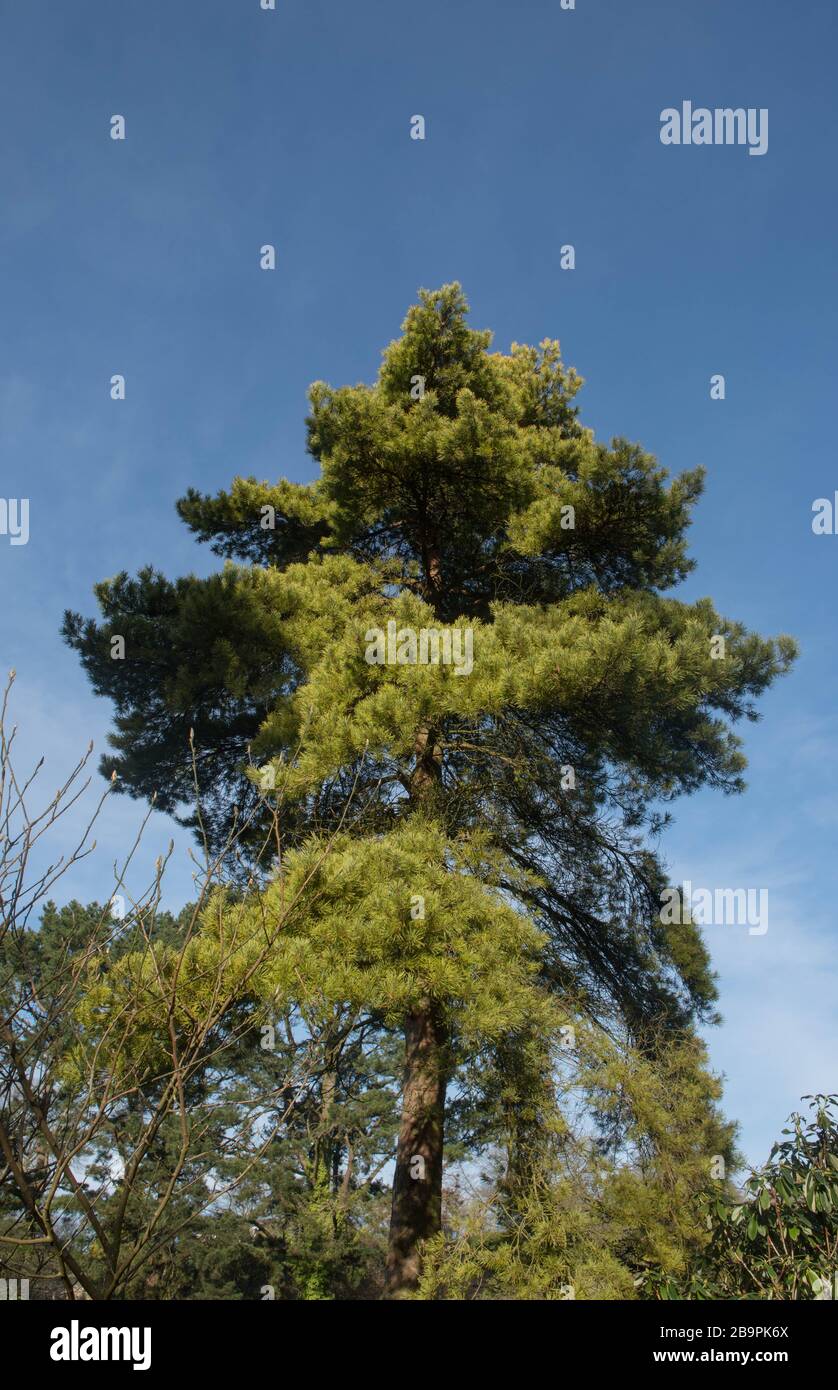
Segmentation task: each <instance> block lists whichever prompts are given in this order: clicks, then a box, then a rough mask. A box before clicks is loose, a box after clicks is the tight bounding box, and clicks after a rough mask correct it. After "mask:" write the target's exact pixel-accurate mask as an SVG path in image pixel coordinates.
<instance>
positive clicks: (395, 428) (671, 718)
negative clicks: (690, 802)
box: [64, 285, 794, 1295]
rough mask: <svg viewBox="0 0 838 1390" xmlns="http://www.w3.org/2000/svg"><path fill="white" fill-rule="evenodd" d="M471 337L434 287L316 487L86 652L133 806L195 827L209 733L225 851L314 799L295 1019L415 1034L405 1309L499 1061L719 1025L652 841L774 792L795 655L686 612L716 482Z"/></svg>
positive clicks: (329, 393)
mask: <svg viewBox="0 0 838 1390" xmlns="http://www.w3.org/2000/svg"><path fill="white" fill-rule="evenodd" d="M466 312H467V306H466V302H465V300H464V297H463V295H462V292H461V290H460V287H459V286H458V285H448V286H445V287H443V288H442V289H441V290H439V291H435V292H426V291H422V292H421V293H420V298H419V303H418V304H417V305H415V306H414V307H413V308H411V309H410V311H409V313H408V315H407V318H406V320H405V322H404V325H403V333H402V336H401V337H400V338H398V339H396V340H395V341H394V342H392V343H391V344H390V346H389V347H388V348H387V349H386V350H385V352H384V356H383V362H382V365H381V369H380V371H379V374H378V378H377V380H376V382H375V384H374V385H372V386H366V385H359V386H355V387H344V388H341V389H334V388H332V387H330V386H327V385H325V384H324V383H322V382H319V383H316V384H315V385H314V386H313V387H312V389H311V393H310V400H311V414H310V417H309V420H308V441H309V450H310V452H311V454H312V456H313V458H314V459H315V460H316V462H317V463H318V464H319V466H320V475H319V477H318V478H317V479H316V481H314V482H313V483H311V484H306V485H303V484H293V483H290V482H287V481H281V482H279V483H277V484H269V483H259V482H257V481H256V480H255V479H252V478H249V479H242V478H237V479H236V480H235V481H234V483H233V485H232V487H231V489H230V491H229V493H227V492H222V493H220V494H219V495H218V496H217V497H207V496H204V495H201V494H199V493H197V492H195V491H191V492H190V493H189V494H188V495H187V496H186V497H185V498H184V499H183V500H182V501H181V502H180V503H179V504H178V506H179V511H180V514H181V516H182V517H183V519H184V520H185V521H186V523H187V524H188V525H189V526H190V527H191V529H192V530H193V531H194V532H195V534H196V535H197V537H198V539H199V540H201V541H207V542H209V543H210V544H211V545H212V546H213V548H214V549H215V551H216V552H217V553H219V554H220V555H223V556H225V557H227V559H228V561H229V563H228V565H227V567H226V568H225V570H224V571H223V573H221V574H217V575H214V576H212V577H211V578H209V579H207V580H199V579H196V578H194V577H188V578H186V579H181V580H178V581H176V582H170V581H168V580H166V579H164V578H163V577H162V576H161V575H159V574H157V573H156V572H154V571H152V570H145V571H143V572H141V574H140V575H139V576H138V578H137V579H135V580H132V579H131V578H129V577H128V576H127V575H125V574H121V575H118V576H117V577H116V578H115V579H112V580H109V581H106V582H104V583H102V584H100V585H99V586H98V587H97V595H98V599H99V603H100V607H101V611H102V620H101V622H98V623H97V622H96V621H93V620H88V621H85V620H83V619H82V618H81V617H80V616H79V615H77V614H67V615H66V619H65V628H64V631H65V636H66V639H67V640H68V642H69V643H70V644H71V645H72V646H73V647H74V648H75V649H76V650H77V651H78V652H79V655H80V657H81V660H82V662H83V664H84V666H85V669H86V670H87V672H88V674H89V675H90V678H91V680H92V682H93V686H94V688H95V690H96V691H97V692H98V693H100V694H104V695H107V696H109V697H110V698H111V699H112V700H113V702H114V704H115V707H116V717H115V725H116V732H115V734H114V736H113V740H112V741H113V744H114V747H115V750H116V753H115V756H112V757H109V758H107V759H106V760H105V763H104V769H103V770H104V771H105V772H107V773H108V774H110V773H111V772H112V771H115V772H117V774H118V776H119V779H120V785H121V786H122V787H124V789H125V790H127V791H128V792H129V793H131V794H132V795H135V796H140V797H147V796H149V795H150V794H151V793H152V792H157V795H158V805H160V806H162V807H164V808H166V809H170V810H172V811H178V810H179V809H180V808H181V807H182V805H183V803H184V802H187V801H190V800H191V786H192V777H193V767H192V759H191V755H190V750H189V744H188V730H189V729H190V728H193V729H194V730H195V742H196V746H197V748H198V760H199V767H198V772H199V778H200V781H201V785H202V788H203V793H204V805H203V807H202V812H203V821H204V824H205V827H206V828H207V830H208V833H209V835H210V836H211V837H214V838H215V839H216V840H218V839H220V838H222V837H223V836H224V834H226V833H227V832H228V829H229V825H230V822H231V819H232V818H233V817H235V816H237V815H239V814H240V810H238V809H236V808H241V807H242V806H250V807H252V806H253V805H255V804H256V803H257V801H258V797H259V795H260V794H261V792H260V788H261V791H262V792H264V789H265V788H266V787H267V788H270V789H271V794H272V795H274V794H275V795H276V798H277V801H278V803H279V804H281V808H282V811H281V815H282V829H283V847H282V860H281V864H280V866H279V868H278V871H277V874H276V876H275V879H274V881H273V882H272V883H271V884H270V885H268V886H267V888H266V899H265V904H266V907H267V909H268V910H272V907H271V905H272V904H274V903H275V902H279V901H284V900H285V895H287V894H288V892H289V887H290V888H291V890H293V887H294V885H295V884H296V886H297V888H298V889H299V888H300V887H301V885H303V884H305V885H309V884H310V883H312V882H314V885H315V888H314V893H313V900H312V902H313V905H312V904H311V903H310V904H309V907H308V908H307V910H306V911H304V912H302V913H301V914H300V915H299V919H295V921H294V922H293V923H292V927H291V929H290V930H289V931H288V932H287V933H284V934H283V939H282V941H281V942H280V943H279V945H278V947H277V950H276V952H275V954H274V957H273V961H272V964H271V966H270V968H268V969H266V970H265V971H263V972H262V975H261V987H262V988H263V989H264V991H265V994H266V997H267V996H269V995H270V994H271V993H273V995H274V996H275V997H285V998H290V997H291V996H292V995H294V993H295V992H297V993H298V994H299V993H300V992H301V993H302V995H303V996H304V997H305V998H306V999H307V1000H308V1001H311V1000H312V999H315V1000H317V1001H319V1003H318V1007H323V1008H329V1007H334V1006H335V1005H336V1004H338V1003H343V1002H346V1003H347V1004H349V1005H350V1006H351V1007H352V1008H355V1009H358V1010H361V1011H366V1012H367V1014H368V1016H369V1017H370V1019H373V1020H378V1021H379V1022H380V1023H381V1024H382V1025H383V1026H384V1027H386V1028H391V1029H392V1028H396V1027H398V1028H400V1029H401V1031H402V1033H403V1036H404V1048H405V1075H404V1088H403V1097H402V1111H401V1128H400V1134H399V1140H398V1147H397V1153H396V1166H395V1175H394V1180H393V1206H392V1218H391V1227H390V1249H389V1257H388V1285H389V1289H390V1292H391V1294H393V1295H399V1294H401V1293H403V1292H406V1291H410V1290H411V1289H413V1288H415V1287H416V1285H417V1281H418V1279H419V1275H420V1265H419V1251H420V1245H421V1243H422V1241H423V1240H425V1239H427V1238H429V1237H433V1235H434V1234H435V1232H437V1231H438V1230H439V1228H440V1222H441V1197H442V1168H443V1140H444V1128H445V1120H446V1096H447V1094H449V1093H450V1094H451V1095H453V1097H454V1101H455V1104H456V1098H457V1085H456V1084H453V1086H452V1083H456V1082H457V1078H458V1076H459V1075H460V1072H461V1069H462V1068H463V1067H464V1066H465V1065H467V1063H468V1061H469V1059H470V1058H473V1057H474V1056H475V1055H476V1054H478V1053H479V1052H481V1051H485V1050H486V1049H495V1050H497V1051H499V1052H502V1053H503V1054H504V1055H505V1056H506V1058H507V1062H508V1066H509V1074H514V1073H515V1071H516V1067H517V1070H519V1071H520V1069H521V1067H522V1066H523V1070H524V1071H525V1072H526V1073H527V1075H532V1074H535V1073H538V1072H539V1070H540V1064H539V1063H538V1061H537V1059H536V1058H534V1057H533V1056H532V1055H529V1060H528V1061H525V1062H521V1061H520V1058H521V1056H522V1052H521V1049H524V1050H525V1051H526V1052H527V1053H528V1054H532V1051H533V1045H534V1037H535V1042H536V1051H537V1042H538V1039H539V1038H541V1039H542V1040H543V1041H542V1051H543V1053H544V1057H546V1056H547V1054H548V1053H549V1045H548V1037H549V1035H550V1033H551V1031H552V1030H555V1029H556V1028H560V1027H562V1026H567V1021H568V1019H570V1018H573V1017H576V1018H584V1019H587V1020H590V1021H593V1022H595V1023H596V1024H597V1025H599V1026H602V1027H605V1026H610V1025H613V1023H614V1022H618V1023H619V1025H620V1026H621V1027H624V1028H626V1029H627V1030H628V1032H629V1034H630V1035H631V1036H635V1037H638V1038H640V1037H643V1036H648V1034H649V1030H650V1029H654V1030H655V1033H656V1035H657V1034H660V1033H663V1034H666V1033H667V1032H669V1033H671V1034H673V1035H675V1034H678V1035H681V1034H683V1033H684V1031H685V1030H688V1029H689V1027H690V1024H691V1022H692V1020H694V1019H695V1018H700V1017H705V1018H706V1017H710V1016H711V1015H712V1006H713V1001H714V998H715V989H714V984H713V978H712V975H711V972H710V968H709V962H708V958H707V954H706V950H705V948H704V945H703V943H702V941H701V937H700V933H699V932H698V930H697V929H696V928H695V927H694V926H693V925H691V924H690V923H689V922H686V923H684V924H675V925H673V924H665V923H662V922H661V920H660V893H661V889H662V887H663V885H664V875H663V870H662V867H661V865H660V863H659V862H658V860H657V858H656V856H655V854H654V853H653V852H652V851H651V850H650V848H649V840H650V836H651V835H654V834H656V833H657V832H658V831H659V830H660V829H661V827H662V825H663V824H664V823H665V817H664V816H663V815H662V814H661V812H660V809H659V808H660V805H661V803H663V802H666V801H667V800H670V799H672V798H674V797H675V796H677V795H679V794H681V793H684V792H690V791H693V790H695V789H696V788H698V787H700V786H703V785H709V786H713V787H716V788H719V789H720V790H722V791H725V792H733V791H738V790H740V789H741V788H742V785H743V784H742V771H743V768H744V758H743V756H742V752H741V748H740V743H739V740H738V738H737V736H736V734H735V733H734V732H733V727H732V726H733V725H734V723H735V722H736V721H737V720H739V719H741V718H743V717H745V718H755V717H756V714H755V709H754V700H755V698H756V697H757V696H759V695H760V694H761V693H762V692H763V691H764V690H765V689H766V688H767V687H768V686H769V685H770V683H771V682H772V681H773V679H774V678H775V677H776V676H777V675H778V674H780V673H782V672H783V671H785V670H786V669H787V667H788V666H789V663H790V661H791V660H792V657H793V654H794V648H793V643H792V642H791V641H790V639H787V638H779V639H776V640H764V639H762V638H760V637H758V636H756V635H754V634H751V633H748V632H747V631H746V630H745V629H744V628H743V627H742V626H741V624H739V623H736V622H733V621H731V620H728V619H725V618H722V617H721V616H719V615H718V614H717V613H716V612H715V610H714V608H713V605H712V603H711V602H710V601H709V600H708V599H702V600H700V601H699V602H696V603H693V604H685V603H682V602H678V601H677V600H675V599H672V598H669V597H665V596H664V595H665V591H666V590H668V589H670V588H671V587H672V586H674V585H675V584H677V583H678V581H679V580H681V579H682V578H683V577H684V576H685V575H686V574H687V573H688V572H689V570H690V569H691V567H692V565H691V561H690V560H689V559H688V558H687V554H686V542H685V533H686V529H687V526H688V524H689V518H690V512H691V508H692V506H693V504H694V503H695V501H696V499H697V498H698V496H699V494H700V491H701V486H702V475H701V472H700V470H695V471H692V472H689V473H685V474H683V475H681V476H680V477H678V478H675V479H674V480H670V479H669V477H668V475H667V473H666V472H665V470H664V469H663V468H662V467H660V466H659V465H658V463H657V462H656V460H655V459H654V458H652V457H651V456H650V455H649V454H647V453H645V452H644V451H643V450H642V449H641V448H640V447H639V446H637V445H635V444H631V443H629V442H627V441H626V440H623V439H616V440H614V441H612V443H611V444H610V445H605V444H603V443H600V442H598V441H597V440H596V439H595V437H594V435H593V433H592V432H591V431H590V430H588V429H585V428H583V427H582V425H581V424H580V422H579V420H578V415H577V408H576V406H575V404H574V400H575V396H576V393H577V391H578V388H579V386H580V384H581V383H580V379H579V378H578V377H577V376H576V374H575V373H574V372H573V371H571V370H567V369H566V368H565V367H564V365H563V363H562V359H561V355H560V350H559V344H558V343H557V342H554V341H549V340H548V341H545V342H543V343H541V344H540V346H539V347H537V348H534V347H524V346H520V345H517V344H513V345H512V348H511V350H510V352H509V353H508V354H500V353H493V352H491V351H490V346H491V335H490V334H489V333H487V332H477V331H474V330H472V329H471V328H470V327H469V326H468V325H467V322H466ZM423 632H424V633H425V639H424V640H425V643H426V645H425V646H424V647H423V643H422V633H423ZM429 633H435V634H436V641H437V643H438V646H437V647H436V656H437V659H436V660H434V659H433V656H434V651H435V649H434V641H433V638H432V637H430V636H429V635H428V634H429ZM117 634H118V635H121V636H123V637H124V638H125V641H126V659H125V660H124V661H113V660H111V657H110V651H111V646H110V639H111V637H112V636H114V635H117ZM446 642H447V643H449V644H450V645H449V646H446V645H445V643H446ZM393 656H395V660H391V659H390V658H392V657H393ZM423 656H424V657H425V658H426V659H425V660H423ZM429 657H430V659H427V658H429ZM446 657H448V658H449V659H448V660H446ZM254 761H255V762H256V763H258V764H259V771H258V772H257V770H256V768H255V767H254V766H252V764H253V762H254ZM255 823H257V824H258V818H257V820H256V822H255ZM326 844H328V845H329V847H330V852H329V855H328V857H327V858H324V845H326ZM213 932H215V933H216V935H217V926H215V925H213V923H212V922H210V923H209V924H208V926H207V935H208V938H210V939H211V938H212V935H213ZM516 1057H518V1059H519V1062H518V1063H515V1062H514V1059H515V1058H516ZM541 1070H542V1071H543V1066H542V1067H541ZM523 1108H524V1109H525V1110H526V1107H523ZM450 1109H451V1108H450V1106H449V1114H450ZM513 1110H514V1107H513ZM533 1128H534V1127H533V1126H532V1125H531V1124H530V1130H531V1131H532V1130H533ZM531 1139H532V1135H530V1139H526V1138H522V1140H521V1143H529V1142H531ZM518 1147H519V1149H520V1144H519V1146H518Z"/></svg>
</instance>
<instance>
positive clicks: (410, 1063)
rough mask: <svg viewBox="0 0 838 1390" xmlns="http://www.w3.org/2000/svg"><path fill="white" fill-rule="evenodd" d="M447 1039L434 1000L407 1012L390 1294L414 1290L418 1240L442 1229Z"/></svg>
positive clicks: (389, 1258) (389, 1265)
mask: <svg viewBox="0 0 838 1390" xmlns="http://www.w3.org/2000/svg"><path fill="white" fill-rule="evenodd" d="M446 1043H447V1038H446V1036H445V1028H444V1025H443V1023H442V1021H441V1019H440V1017H439V1014H438V1012H437V1010H436V1009H435V1008H434V1006H433V1004H432V1003H431V1002H430V1001H428V1002H427V1004H426V1005H425V1006H424V1007H422V1008H420V1009H417V1010H416V1012H415V1013H412V1014H410V1015H409V1016H408V1018H407V1021H406V1024H405V1075H404V1094H403V1099H402V1114H401V1125H400V1129H399V1143H398V1149H397V1151H396V1171H395V1175H394V1177H393V1208H392V1215H391V1218H390V1239H389V1247H388V1251H387V1295H388V1297H390V1298H398V1297H400V1296H401V1295H403V1294H405V1293H409V1292H410V1291H411V1290H412V1289H415V1287H416V1285H417V1283H418V1280H419V1273H420V1249H419V1247H420V1244H421V1242H422V1241H423V1240H426V1239H427V1238H428V1237H429V1236H432V1235H435V1234H436V1233H437V1232H438V1231H439V1230H440V1229H441V1227H442V1149H443V1146H442V1136H443V1125H444V1119H445V1087H446V1081H447V1057H446Z"/></svg>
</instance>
